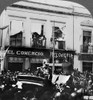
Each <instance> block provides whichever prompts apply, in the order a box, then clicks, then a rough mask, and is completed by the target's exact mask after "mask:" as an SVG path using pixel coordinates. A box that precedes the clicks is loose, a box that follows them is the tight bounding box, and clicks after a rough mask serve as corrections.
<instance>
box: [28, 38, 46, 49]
mask: <svg viewBox="0 0 93 100" xmlns="http://www.w3.org/2000/svg"><path fill="white" fill-rule="evenodd" d="M30 45H31V46H32V47H33V48H46V39H43V40H39V39H34V40H33V41H31V40H30Z"/></svg>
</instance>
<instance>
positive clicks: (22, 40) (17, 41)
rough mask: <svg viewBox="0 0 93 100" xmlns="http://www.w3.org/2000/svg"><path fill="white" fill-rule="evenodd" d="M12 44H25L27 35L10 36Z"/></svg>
mask: <svg viewBox="0 0 93 100" xmlns="http://www.w3.org/2000/svg"><path fill="white" fill-rule="evenodd" d="M10 46H25V37H23V38H10Z"/></svg>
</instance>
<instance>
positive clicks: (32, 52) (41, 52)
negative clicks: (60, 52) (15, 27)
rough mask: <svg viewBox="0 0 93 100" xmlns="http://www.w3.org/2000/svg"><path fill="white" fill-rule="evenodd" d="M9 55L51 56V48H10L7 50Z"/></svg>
mask: <svg viewBox="0 0 93 100" xmlns="http://www.w3.org/2000/svg"><path fill="white" fill-rule="evenodd" d="M7 55H8V56H23V57H39V58H40V57H41V58H44V57H46V58H47V57H49V56H50V52H49V50H47V49H46V50H45V49H43V50H42V49H39V50H38V49H31V48H30V49H20V48H19V49H18V48H17V49H9V50H8V51H7Z"/></svg>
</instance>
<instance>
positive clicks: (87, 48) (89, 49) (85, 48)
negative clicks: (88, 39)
mask: <svg viewBox="0 0 93 100" xmlns="http://www.w3.org/2000/svg"><path fill="white" fill-rule="evenodd" d="M80 52H81V53H93V45H81V47H80Z"/></svg>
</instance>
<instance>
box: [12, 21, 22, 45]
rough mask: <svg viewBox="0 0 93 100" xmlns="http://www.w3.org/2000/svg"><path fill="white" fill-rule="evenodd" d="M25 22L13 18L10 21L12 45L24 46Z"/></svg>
mask: <svg viewBox="0 0 93 100" xmlns="http://www.w3.org/2000/svg"><path fill="white" fill-rule="evenodd" d="M22 35H23V22H22V21H16V20H12V21H11V22H10V45H11V46H22Z"/></svg>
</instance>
